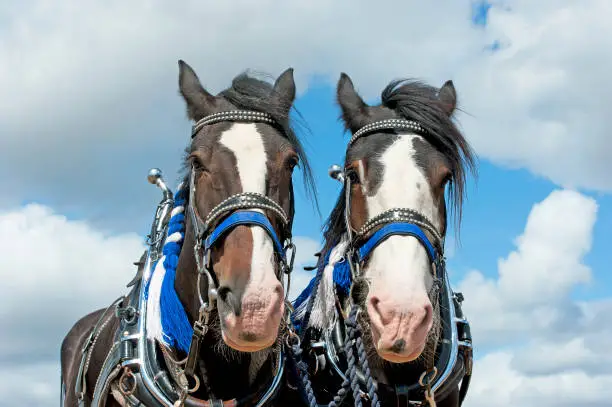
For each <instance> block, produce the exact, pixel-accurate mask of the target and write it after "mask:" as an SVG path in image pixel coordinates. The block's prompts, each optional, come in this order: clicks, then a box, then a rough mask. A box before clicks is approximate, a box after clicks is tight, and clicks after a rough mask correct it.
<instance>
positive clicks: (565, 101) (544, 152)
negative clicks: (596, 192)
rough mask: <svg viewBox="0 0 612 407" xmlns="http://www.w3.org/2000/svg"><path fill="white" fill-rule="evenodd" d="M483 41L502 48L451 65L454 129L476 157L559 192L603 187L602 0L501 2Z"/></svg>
mask: <svg viewBox="0 0 612 407" xmlns="http://www.w3.org/2000/svg"><path fill="white" fill-rule="evenodd" d="M509 4H510V9H511V11H505V10H503V9H502V8H501V7H493V8H492V10H491V12H490V18H489V24H488V26H487V28H486V29H485V35H486V36H487V37H488V38H489V40H490V41H491V42H492V41H494V40H501V42H502V43H506V44H508V46H507V47H505V48H503V49H502V50H501V51H499V52H497V53H495V54H493V55H490V54H489V53H483V54H481V55H479V56H478V57H476V58H469V59H466V61H465V63H464V64H462V65H461V66H458V67H456V70H455V71H454V72H455V74H456V77H457V81H456V85H457V88H458V90H459V92H460V95H463V96H464V98H463V107H465V108H466V110H467V111H468V112H469V113H470V114H472V115H473V117H468V116H466V117H464V120H463V124H464V127H465V129H466V131H467V132H468V134H469V136H470V138H471V140H472V141H473V143H474V145H475V147H476V148H477V150H478V152H479V153H480V154H481V155H483V156H485V157H487V158H490V159H493V160H494V161H495V162H497V163H506V164H508V165H510V166H513V167H526V168H529V169H530V170H532V171H533V172H535V173H536V174H538V175H541V176H544V177H546V178H549V179H551V180H552V181H554V182H556V183H558V184H561V185H563V186H565V187H572V188H575V187H586V188H592V189H600V190H606V191H610V190H611V189H612V180H611V179H610V177H608V176H607V174H609V173H610V172H611V170H612V164H611V162H610V160H608V159H607V158H606V152H608V151H610V149H611V148H612V144H611V143H610V138H609V137H608V124H607V123H608V106H609V105H610V103H612V98H611V96H610V95H611V92H610V91H611V89H612V88H611V87H610V84H609V80H608V78H607V76H608V72H609V71H610V68H612V58H610V57H609V55H604V54H603V53H602V52H601V50H603V49H610V48H611V47H612V27H611V26H610V24H609V23H608V19H607V16H609V15H610V13H612V3H610V2H609V1H606V0H589V1H582V2H580V3H576V2H572V1H561V2H559V1H538V2H533V1H528V0H513V1H512V2H509Z"/></svg>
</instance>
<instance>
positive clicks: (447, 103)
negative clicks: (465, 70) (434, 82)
mask: <svg viewBox="0 0 612 407" xmlns="http://www.w3.org/2000/svg"><path fill="white" fill-rule="evenodd" d="M438 99H440V102H441V105H442V109H443V110H444V111H445V112H446V114H447V115H448V116H451V115H452V114H453V112H454V111H455V108H456V107H457V92H455V85H453V81H450V80H449V81H446V82H444V85H442V87H441V88H440V92H439V93H438Z"/></svg>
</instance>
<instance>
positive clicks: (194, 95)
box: [178, 60, 216, 121]
mask: <svg viewBox="0 0 612 407" xmlns="http://www.w3.org/2000/svg"><path fill="white" fill-rule="evenodd" d="M178 64H179V89H180V91H181V95H183V99H185V102H186V103H187V115H188V116H189V118H190V119H192V120H196V121H197V120H200V119H201V118H203V117H205V116H208V115H209V114H211V113H213V112H214V110H215V106H216V98H215V97H214V96H213V95H211V94H210V93H208V92H207V91H206V89H204V88H203V87H202V85H201V84H200V80H199V79H198V76H197V75H196V73H195V72H194V71H193V69H191V67H190V66H189V65H187V63H186V62H185V61H183V60H179V61H178Z"/></svg>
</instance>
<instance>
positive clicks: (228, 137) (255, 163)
mask: <svg viewBox="0 0 612 407" xmlns="http://www.w3.org/2000/svg"><path fill="white" fill-rule="evenodd" d="M219 142H220V143H221V144H222V145H224V146H225V147H226V148H228V149H229V150H231V151H232V152H233V153H234V156H235V157H236V168H237V169H238V177H239V178H240V183H241V185H242V191H243V192H257V193H260V194H264V195H265V194H266V175H267V166H266V163H267V161H268V160H267V156H266V150H265V146H264V142H263V139H262V136H261V134H260V133H259V132H258V131H257V126H256V125H255V124H250V123H249V124H247V123H235V124H234V125H233V126H232V127H231V128H230V129H229V130H227V131H225V132H223V133H222V134H221V137H220V139H219ZM257 211H259V212H262V213H263V211H261V210H257ZM250 229H251V233H252V235H253V254H252V258H251V274H250V279H249V282H248V283H247V290H248V287H249V286H252V285H256V286H263V285H264V284H265V283H264V282H265V280H267V279H268V278H270V277H273V278H276V277H275V276H274V271H273V268H272V267H271V264H270V261H271V259H272V258H273V257H272V256H273V254H274V246H273V244H272V239H271V238H270V236H269V235H268V234H267V233H266V232H265V231H264V230H263V229H262V228H261V227H259V226H253V227H251V228H250ZM266 271H268V272H269V274H270V275H268V276H266Z"/></svg>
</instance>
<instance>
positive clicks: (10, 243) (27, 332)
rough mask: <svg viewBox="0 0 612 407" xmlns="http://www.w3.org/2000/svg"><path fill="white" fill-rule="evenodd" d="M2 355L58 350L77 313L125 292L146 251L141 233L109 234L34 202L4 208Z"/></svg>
mask: <svg viewBox="0 0 612 407" xmlns="http://www.w3.org/2000/svg"><path fill="white" fill-rule="evenodd" d="M0 246H1V247H2V256H0V279H2V282H3V283H2V284H0V297H1V298H2V300H3V304H5V306H4V307H2V308H1V309H0V325H1V326H2V331H1V332H0V341H1V343H2V344H3V346H2V347H1V349H0V361H3V362H4V361H6V362H8V363H15V362H17V361H19V360H21V359H23V358H24V357H25V358H27V357H31V356H32V355H33V356H35V357H39V358H49V357H56V356H57V357H59V346H60V343H61V340H62V339H63V336H64V335H65V334H66V333H67V332H68V329H69V328H70V327H71V326H72V324H73V323H75V322H76V320H77V319H78V318H80V317H81V316H84V315H85V314H86V313H88V312H91V311H93V310H95V309H97V308H101V307H104V306H108V304H110V303H111V302H112V301H113V300H114V299H116V298H118V297H119V296H120V295H122V294H124V293H125V292H126V291H127V289H126V288H125V284H126V283H127V282H128V281H129V280H130V279H131V278H132V277H133V275H134V274H135V271H136V268H135V266H133V265H132V263H133V262H134V261H136V260H138V258H139V257H140V255H141V254H142V252H143V250H144V245H143V239H142V238H141V237H139V236H137V235H135V234H125V235H120V236H108V235H105V234H104V233H102V232H100V231H97V230H94V229H92V228H91V227H90V226H89V225H88V224H87V223H84V222H80V221H70V220H67V219H66V218H65V217H63V216H61V215H58V214H55V213H53V212H52V211H51V210H50V209H48V208H46V207H43V206H40V205H36V204H31V205H28V206H26V207H24V208H22V209H19V210H14V211H11V212H7V213H2V214H0Z"/></svg>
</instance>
